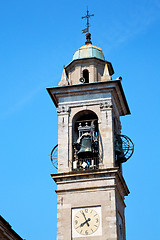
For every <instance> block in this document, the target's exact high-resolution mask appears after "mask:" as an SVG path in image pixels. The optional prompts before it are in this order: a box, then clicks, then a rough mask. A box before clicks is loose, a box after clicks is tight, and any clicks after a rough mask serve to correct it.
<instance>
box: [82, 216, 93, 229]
mask: <svg viewBox="0 0 160 240" xmlns="http://www.w3.org/2000/svg"><path fill="white" fill-rule="evenodd" d="M89 221H91V219H90V218H88V219H86V221H85V222H83V223H81V225H80V227H83V225H84V224H85V223H87V226H88V227H89V223H88V222H89Z"/></svg>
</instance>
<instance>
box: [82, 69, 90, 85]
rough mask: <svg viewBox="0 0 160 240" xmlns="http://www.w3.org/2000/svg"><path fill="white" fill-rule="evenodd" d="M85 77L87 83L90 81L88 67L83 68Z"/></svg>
mask: <svg viewBox="0 0 160 240" xmlns="http://www.w3.org/2000/svg"><path fill="white" fill-rule="evenodd" d="M83 78H84V79H85V83H89V72H88V70H87V69H85V70H83Z"/></svg>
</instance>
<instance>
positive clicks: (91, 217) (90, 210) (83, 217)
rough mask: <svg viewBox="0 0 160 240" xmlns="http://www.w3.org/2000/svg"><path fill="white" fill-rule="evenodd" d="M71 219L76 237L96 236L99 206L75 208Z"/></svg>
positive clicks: (98, 223) (98, 222) (99, 218)
mask: <svg viewBox="0 0 160 240" xmlns="http://www.w3.org/2000/svg"><path fill="white" fill-rule="evenodd" d="M72 221H73V222H72V226H73V228H74V232H75V233H77V234H74V235H76V237H78V236H79V237H80V236H81V237H84V236H93V235H94V236H96V235H97V234H96V233H98V230H99V228H100V225H101V223H100V221H101V217H100V207H86V208H80V209H76V210H75V211H74V216H73V218H72ZM98 235H99V233H98Z"/></svg>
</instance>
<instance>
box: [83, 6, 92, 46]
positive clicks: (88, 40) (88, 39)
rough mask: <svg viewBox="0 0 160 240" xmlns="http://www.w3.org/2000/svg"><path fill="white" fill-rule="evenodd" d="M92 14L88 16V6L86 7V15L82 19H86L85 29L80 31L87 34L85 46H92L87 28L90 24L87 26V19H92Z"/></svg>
mask: <svg viewBox="0 0 160 240" xmlns="http://www.w3.org/2000/svg"><path fill="white" fill-rule="evenodd" d="M93 16H94V14H89V11H88V6H87V14H86V15H85V16H83V17H82V19H84V18H86V20H87V23H86V27H87V28H85V29H83V30H82V33H87V34H86V40H87V41H86V42H85V44H92V42H91V34H90V33H89V27H90V24H89V19H90V17H93Z"/></svg>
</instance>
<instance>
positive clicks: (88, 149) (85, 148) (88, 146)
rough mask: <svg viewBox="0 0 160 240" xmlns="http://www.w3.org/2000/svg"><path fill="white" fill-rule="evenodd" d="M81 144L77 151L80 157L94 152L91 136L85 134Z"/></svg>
mask: <svg viewBox="0 0 160 240" xmlns="http://www.w3.org/2000/svg"><path fill="white" fill-rule="evenodd" d="M80 146H81V148H80V150H79V151H78V153H77V154H78V156H79V157H82V156H85V155H91V154H92V142H91V137H90V136H84V137H83V138H82V139H81V143H80Z"/></svg>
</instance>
